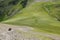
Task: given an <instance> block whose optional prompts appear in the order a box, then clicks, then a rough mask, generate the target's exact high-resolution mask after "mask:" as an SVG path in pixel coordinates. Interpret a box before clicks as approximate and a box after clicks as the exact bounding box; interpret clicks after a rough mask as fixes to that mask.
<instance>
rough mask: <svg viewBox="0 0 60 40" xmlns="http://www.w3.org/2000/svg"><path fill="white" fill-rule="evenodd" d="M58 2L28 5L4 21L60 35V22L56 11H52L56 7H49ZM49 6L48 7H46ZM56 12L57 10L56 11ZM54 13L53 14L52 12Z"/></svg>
mask: <svg viewBox="0 0 60 40" xmlns="http://www.w3.org/2000/svg"><path fill="white" fill-rule="evenodd" d="M53 4H56V3H51V2H47V3H40V2H39V3H35V4H31V5H29V6H27V7H26V8H24V9H23V10H22V11H20V12H18V13H17V14H16V15H15V16H13V17H12V18H10V19H8V20H6V21H3V23H7V24H12V25H22V26H31V27H34V28H37V29H39V30H42V31H44V32H49V33H54V34H59V35H60V31H59V30H60V22H59V21H58V20H57V18H55V17H53V16H54V13H53V12H51V11H53V10H54V9H55V8H54V6H51V7H49V5H53ZM46 6H48V7H46ZM47 10H48V11H47ZM54 12H55V13H56V11H54ZM50 13H51V14H53V15H52V16H51V14H50Z"/></svg>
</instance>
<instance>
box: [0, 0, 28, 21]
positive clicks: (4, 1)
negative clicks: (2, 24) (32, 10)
mask: <svg viewBox="0 0 60 40" xmlns="http://www.w3.org/2000/svg"><path fill="white" fill-rule="evenodd" d="M27 2H28V0H9V1H8V0H0V21H3V20H5V19H7V18H9V17H11V16H13V15H14V14H16V13H17V12H18V11H21V10H22V9H23V8H24V7H26V5H27Z"/></svg>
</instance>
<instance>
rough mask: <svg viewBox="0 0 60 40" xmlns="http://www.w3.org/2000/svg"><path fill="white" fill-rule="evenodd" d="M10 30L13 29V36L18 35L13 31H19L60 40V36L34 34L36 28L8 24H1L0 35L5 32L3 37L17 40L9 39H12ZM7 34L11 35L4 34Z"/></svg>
mask: <svg viewBox="0 0 60 40" xmlns="http://www.w3.org/2000/svg"><path fill="white" fill-rule="evenodd" d="M9 28H12V31H11V32H12V35H13V33H14V34H15V33H16V32H13V31H16V30H19V31H23V32H28V33H32V34H38V35H42V36H46V37H49V38H52V39H53V40H60V36H56V35H53V34H47V33H42V32H33V31H32V30H34V28H32V27H28V26H14V25H8V24H0V34H1V33H2V32H3V33H2V34H3V35H7V37H6V38H7V40H15V39H13V38H12V39H9V38H8V37H10V36H9V35H11V32H10V33H9V32H8V29H9ZM6 32H7V33H8V34H9V35H8V34H4V33H6ZM17 34H19V33H17ZM12 35H11V36H12ZM0 36H1V35H0ZM20 36H21V35H20ZM26 40H27V39H26Z"/></svg>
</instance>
